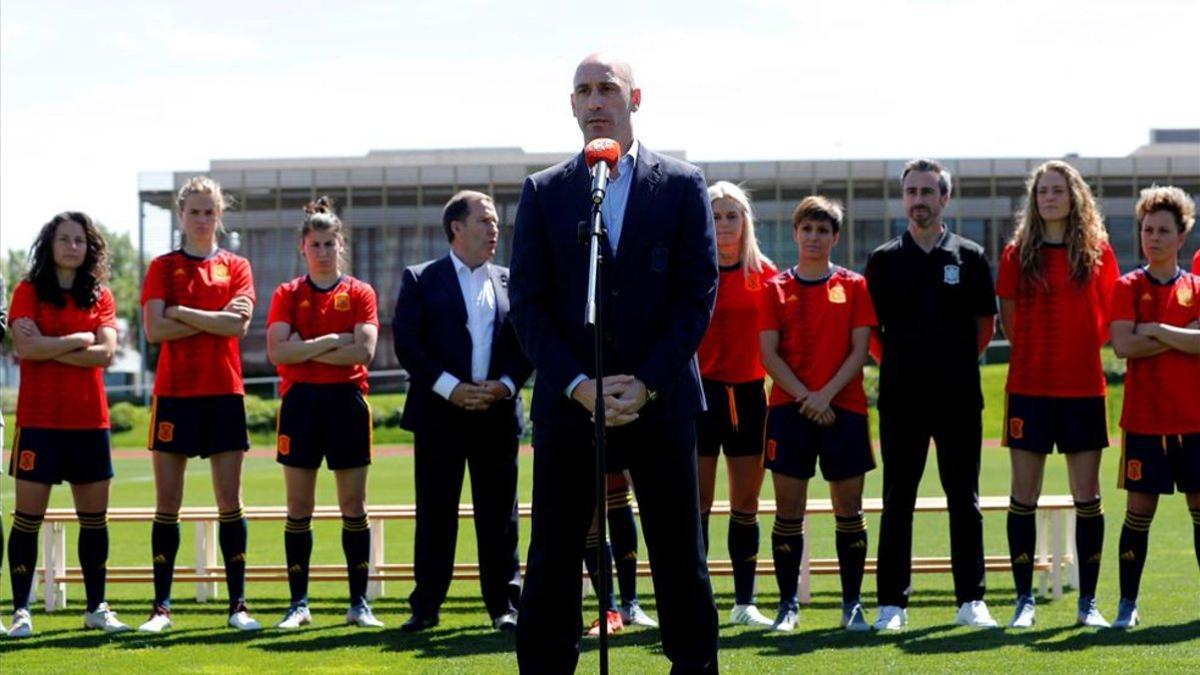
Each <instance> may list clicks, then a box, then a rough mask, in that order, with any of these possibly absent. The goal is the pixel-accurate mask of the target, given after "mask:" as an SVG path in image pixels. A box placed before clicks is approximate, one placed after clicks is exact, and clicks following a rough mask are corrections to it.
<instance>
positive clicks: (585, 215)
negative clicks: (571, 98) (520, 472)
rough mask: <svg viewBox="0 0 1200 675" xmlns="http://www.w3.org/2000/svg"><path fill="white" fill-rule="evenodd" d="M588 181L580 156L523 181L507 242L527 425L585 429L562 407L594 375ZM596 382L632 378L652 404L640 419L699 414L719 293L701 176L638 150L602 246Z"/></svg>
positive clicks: (582, 414) (581, 415)
mask: <svg viewBox="0 0 1200 675" xmlns="http://www.w3.org/2000/svg"><path fill="white" fill-rule="evenodd" d="M590 188H591V176H590V174H589V172H588V170H587V167H586V165H585V164H584V161H583V155H582V154H580V155H577V156H576V157H574V158H573V159H570V160H568V161H566V162H563V163H561V164H558V165H556V166H552V167H550V168H549V169H546V170H544V171H540V172H538V173H536V174H533V175H532V176H529V177H528V178H526V179H525V185H524V189H523V190H522V192H521V201H520V204H519V205H518V206H517V218H516V232H515V234H514V238H513V255H512V263H511V264H512V271H513V273H512V288H511V289H510V293H511V298H512V315H513V322H514V323H515V325H516V327H517V334H518V335H519V336H520V339H521V344H522V346H523V347H524V348H525V353H526V354H528V355H529V357H530V359H531V360H532V361H533V364H534V367H535V368H537V381H536V384H535V385H534V392H533V411H532V418H533V420H534V422H536V423H538V424H556V423H578V422H580V421H583V422H586V421H587V412H586V411H585V410H584V408H583V407H582V406H581V405H579V404H578V403H576V402H575V401H573V400H571V399H570V398H568V397H567V395H566V393H565V390H566V388H567V385H569V384H570V383H571V381H572V380H573V379H574V378H575V377H576V376H577V375H579V374H581V373H582V374H585V375H587V376H588V377H594V376H595V373H594V368H593V350H594V342H593V337H592V328H591V327H589V326H586V325H585V324H584V307H585V305H586V302H587V280H588V246H587V245H585V244H581V243H580V240H579V229H580V224H581V223H587V222H588V219H589V214H590V206H591V203H590V200H589V199H588V196H589V194H590ZM604 256H605V258H604V265H603V266H604V285H605V297H604V301H603V308H604V331H605V332H604V337H603V341H604V358H605V366H604V369H605V373H606V374H609V375H612V374H622V373H623V374H629V375H633V376H635V377H637V378H638V379H639V380H641V381H642V382H644V383H645V384H646V387H647V388H648V389H650V390H652V391H653V392H655V393H656V394H657V396H658V399H657V400H655V401H651V402H650V403H648V404H647V405H646V406H645V407H644V408H643V409H642V411H641V413H640V415H641V419H643V420H645V419H648V418H649V419H654V418H677V419H684V418H691V417H693V416H695V414H696V413H698V412H699V411H700V410H702V409H703V405H704V394H703V391H702V389H701V387H700V371H699V368H698V366H697V363H696V358H695V355H696V349H697V348H698V347H699V345H700V340H701V339H702V338H703V337H704V331H705V330H706V329H707V328H708V322H709V319H710V318H711V316H712V308H713V303H714V302H715V300H716V295H717V281H718V271H717V260H716V243H715V241H714V236H713V224H712V208H711V206H710V204H709V200H708V189H707V186H706V185H705V181H704V174H703V173H702V172H701V171H700V169H698V168H697V167H695V166H692V165H691V164H688V163H686V162H683V161H680V160H677V159H672V158H670V157H665V156H662V155H658V154H656V153H654V152H652V151H650V150H648V149H646V147H645V146H642V147H641V149H640V150H639V152H638V157H637V163H636V164H635V166H634V173H633V184H632V185H631V187H630V193H629V201H628V203H627V205H626V209H625V219H624V222H623V225H622V229H621V238H620V241H619V242H618V246H617V253H616V256H615V257H614V256H613V254H612V251H611V250H610V249H609V248H608V246H607V244H606V245H605V247H604Z"/></svg>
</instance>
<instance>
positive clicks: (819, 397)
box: [796, 391, 837, 427]
mask: <svg viewBox="0 0 1200 675" xmlns="http://www.w3.org/2000/svg"><path fill="white" fill-rule="evenodd" d="M831 398H832V397H831V396H830V395H829V394H826V393H824V391H808V392H804V394H803V395H801V396H799V397H797V398H796V403H797V404H799V405H800V414H801V415H804V416H805V417H807V418H808V419H810V420H812V421H814V422H816V423H817V424H819V425H821V426H823V427H828V426H832V425H833V422H834V420H835V419H836V418H837V415H836V414H835V413H834V412H833V408H832V407H831V406H830V405H829V401H830V399H831Z"/></svg>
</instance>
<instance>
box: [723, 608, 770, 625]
mask: <svg viewBox="0 0 1200 675" xmlns="http://www.w3.org/2000/svg"><path fill="white" fill-rule="evenodd" d="M729 623H732V624H736V625H739V626H770V625H771V624H773V623H774V621H771V620H770V619H768V618H767V617H765V616H763V613H762V612H760V611H758V607H756V606H755V605H734V606H733V609H732V610H730V612H729Z"/></svg>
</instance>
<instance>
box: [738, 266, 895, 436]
mask: <svg viewBox="0 0 1200 675" xmlns="http://www.w3.org/2000/svg"><path fill="white" fill-rule="evenodd" d="M760 299H761V301H762V310H761V311H760V312H759V315H758V316H759V323H758V327H759V330H764V331H765V330H774V331H779V348H778V352H779V356H780V357H781V358H782V359H783V360H784V361H785V362H786V363H787V365H788V367H789V368H791V369H792V372H793V373H795V374H796V377H797V378H799V380H800V382H801V383H802V384H804V386H805V387H806V388H807V389H809V390H814V391H815V390H817V389H820V388H821V387H823V386H825V384H826V383H827V382H829V380H831V379H833V376H834V375H835V374H837V371H838V369H839V368H841V367H842V364H843V363H844V362H845V361H846V357H847V356H849V355H850V349H851V341H850V337H851V333H852V332H853V330H854V329H855V328H859V327H862V326H874V325H875V324H876V320H875V307H874V305H872V304H871V294H870V293H868V292H867V280H866V278H864V277H863V276H862V275H861V274H856V273H854V272H851V271H850V270H847V269H845V268H842V267H834V269H833V273H832V274H830V275H829V277H828V278H826V279H824V280H820V281H804V280H801V279H799V278H798V277H796V275H795V273H794V272H793V271H792V270H790V269H789V270H787V271H786V272H782V273H780V274H777V275H775V277H773V278H772V279H770V280H769V281H768V282H767V284H766V290H765V291H764V292H763V293H762V294H761V295H760ZM792 400H793V399H792V397H791V395H790V394H788V393H787V392H786V391H784V390H783V388H782V387H778V386H775V385H772V386H771V398H770V399H769V402H768V403H769V405H772V406H776V405H784V404H787V403H791V402H792ZM831 403H832V404H833V405H835V406H838V407H839V408H843V409H845V410H849V411H851V412H856V413H860V414H863V415H865V414H866V413H867V396H866V393H865V392H864V391H863V376H862V372H861V371H860V372H859V373H858V374H857V375H855V376H854V379H852V380H850V382H849V383H848V384H847V385H846V386H845V387H843V388H842V390H841V391H839V392H838V393H837V395H836V396H834V397H833V400H832V401H831Z"/></svg>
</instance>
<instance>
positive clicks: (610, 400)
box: [571, 375, 649, 427]
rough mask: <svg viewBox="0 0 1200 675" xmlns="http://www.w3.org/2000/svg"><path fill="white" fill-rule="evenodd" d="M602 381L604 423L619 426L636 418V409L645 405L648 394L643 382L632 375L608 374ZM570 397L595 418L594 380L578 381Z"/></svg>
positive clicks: (609, 425)
mask: <svg viewBox="0 0 1200 675" xmlns="http://www.w3.org/2000/svg"><path fill="white" fill-rule="evenodd" d="M603 383H604V425H605V426H608V427H619V426H624V425H626V424H629V423H630V422H632V421H634V420H636V419H637V418H638V411H639V410H641V409H642V406H644V405H646V400H647V397H648V395H649V393H648V391H647V389H646V385H645V383H643V382H642V381H641V380H639V379H637V378H636V377H634V376H632V375H609V376H608V377H605V378H604V380H603ZM571 397H572V398H574V399H575V400H576V401H578V402H579V404H580V405H582V406H583V407H584V408H586V409H587V411H588V412H589V413H592V415H593V419H595V413H596V380H584V381H583V382H580V383H579V385H578V386H576V387H575V390H574V391H572V392H571Z"/></svg>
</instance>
